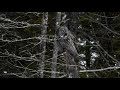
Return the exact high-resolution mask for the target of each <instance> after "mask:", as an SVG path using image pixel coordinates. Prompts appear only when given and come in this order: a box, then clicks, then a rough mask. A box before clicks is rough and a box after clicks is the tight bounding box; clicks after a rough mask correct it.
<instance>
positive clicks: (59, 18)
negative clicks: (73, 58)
mask: <svg viewBox="0 0 120 90" xmlns="http://www.w3.org/2000/svg"><path fill="white" fill-rule="evenodd" d="M60 22H61V12H57V15H56V28H55V32H56V31H57V29H58V28H59V26H60ZM56 39H57V38H56V33H55V38H54V48H53V60H52V74H51V78H56V73H55V72H56V63H57V55H58V46H57V41H56Z"/></svg>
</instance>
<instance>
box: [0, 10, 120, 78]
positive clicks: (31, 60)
mask: <svg viewBox="0 0 120 90" xmlns="http://www.w3.org/2000/svg"><path fill="white" fill-rule="evenodd" d="M119 77H120V12H0V78H119Z"/></svg>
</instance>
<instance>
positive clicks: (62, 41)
mask: <svg viewBox="0 0 120 90" xmlns="http://www.w3.org/2000/svg"><path fill="white" fill-rule="evenodd" d="M57 36H58V41H57V43H58V47H59V50H62V51H63V50H65V51H66V52H67V53H69V54H70V55H71V56H73V57H74V58H76V57H78V56H79V55H78V52H77V50H76V48H75V45H74V42H73V38H74V36H73V35H72V34H71V32H70V31H69V30H68V28H67V27H66V26H61V27H59V28H58V30H57Z"/></svg>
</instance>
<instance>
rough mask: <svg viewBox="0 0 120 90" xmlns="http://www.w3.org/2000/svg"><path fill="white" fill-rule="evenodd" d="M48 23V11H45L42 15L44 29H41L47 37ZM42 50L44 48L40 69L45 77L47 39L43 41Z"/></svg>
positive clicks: (44, 36)
mask: <svg viewBox="0 0 120 90" xmlns="http://www.w3.org/2000/svg"><path fill="white" fill-rule="evenodd" d="M47 23H48V12H44V13H43V16H42V31H41V35H42V37H43V38H46V33H47V27H48V26H47ZM41 50H42V54H41V61H40V63H39V64H40V65H39V69H40V71H41V72H40V77H41V78H43V77H44V74H43V73H44V61H45V52H46V39H43V40H42V43H41Z"/></svg>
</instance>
